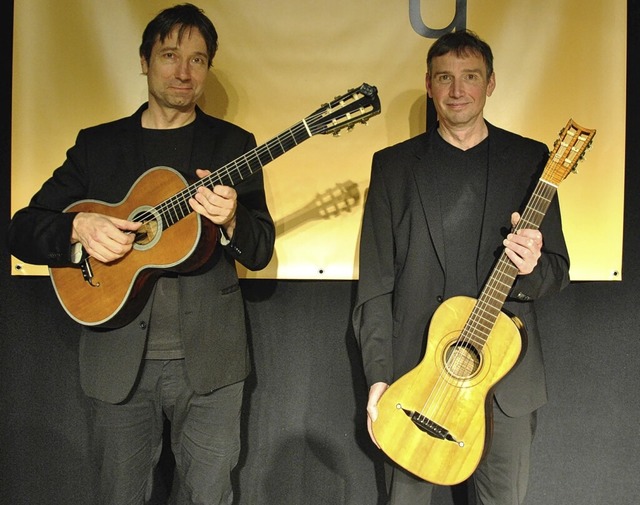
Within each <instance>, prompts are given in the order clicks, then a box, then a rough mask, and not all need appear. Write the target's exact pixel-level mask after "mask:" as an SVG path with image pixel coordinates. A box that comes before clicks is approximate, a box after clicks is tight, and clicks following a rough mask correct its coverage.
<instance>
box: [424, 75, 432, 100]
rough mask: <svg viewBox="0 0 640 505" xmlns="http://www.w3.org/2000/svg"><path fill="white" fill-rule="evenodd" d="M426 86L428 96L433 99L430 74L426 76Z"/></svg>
mask: <svg viewBox="0 0 640 505" xmlns="http://www.w3.org/2000/svg"><path fill="white" fill-rule="evenodd" d="M424 85H425V87H426V88H427V95H429V98H433V96H431V76H430V75H429V72H427V73H426V74H425V76H424Z"/></svg>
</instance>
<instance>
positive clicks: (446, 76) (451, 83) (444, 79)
mask: <svg viewBox="0 0 640 505" xmlns="http://www.w3.org/2000/svg"><path fill="white" fill-rule="evenodd" d="M430 70H431V71H430V72H429V73H428V74H427V79H426V81H427V91H428V93H429V96H430V97H431V98H432V99H433V103H434V106H435V108H436V111H437V113H438V120H439V121H440V122H441V123H443V124H444V126H446V127H448V128H451V129H461V128H466V127H472V126H475V125H477V124H478V122H479V121H482V120H483V114H482V111H483V109H484V105H485V102H486V100H487V97H488V96H491V94H492V93H493V90H494V89H495V86H496V79H495V74H493V73H492V74H491V75H490V76H487V67H486V65H485V62H484V60H483V58H482V57H481V56H480V55H478V54H475V53H472V52H469V53H468V54H466V55H463V56H462V57H459V56H457V55H456V54H455V53H447V54H445V55H443V56H437V57H435V58H433V60H432V61H431V69H430Z"/></svg>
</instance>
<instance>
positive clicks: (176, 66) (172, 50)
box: [140, 28, 209, 112]
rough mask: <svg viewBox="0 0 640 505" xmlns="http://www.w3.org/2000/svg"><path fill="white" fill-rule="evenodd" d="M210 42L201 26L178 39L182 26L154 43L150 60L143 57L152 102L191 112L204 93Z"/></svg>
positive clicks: (143, 69) (141, 60)
mask: <svg viewBox="0 0 640 505" xmlns="http://www.w3.org/2000/svg"><path fill="white" fill-rule="evenodd" d="M208 61H209V60H208V56H207V45H206V44H205V41H204V38H203V37H202V35H201V34H200V31H199V30H197V29H195V28H194V29H191V30H186V31H185V32H184V34H183V37H182V40H180V42H178V28H175V29H174V30H173V31H172V32H171V33H170V34H169V36H168V37H167V38H166V39H165V40H164V41H163V42H160V41H159V40H157V41H156V43H155V44H154V45H153V49H152V50H151V57H150V58H149V61H148V62H147V61H146V60H145V59H144V58H141V59H140V63H141V65H142V72H143V73H144V74H146V76H147V83H148V86H149V102H150V104H153V103H154V102H155V104H156V105H159V106H160V107H161V108H172V109H178V110H180V111H183V112H184V111H188V110H190V109H192V108H193V107H195V104H196V102H197V100H198V99H199V98H200V96H201V95H202V93H203V92H204V84H205V81H206V78H207V75H208V74H209V63H208Z"/></svg>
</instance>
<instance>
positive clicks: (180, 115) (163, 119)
mask: <svg viewBox="0 0 640 505" xmlns="http://www.w3.org/2000/svg"><path fill="white" fill-rule="evenodd" d="M195 119H196V109H195V107H193V108H191V109H189V110H179V109H168V108H161V107H154V106H153V104H151V103H149V108H148V109H146V110H145V111H144V112H143V113H142V127H143V128H149V129H153V130H168V129H172V128H180V127H182V126H186V125H188V124H189V123H192V122H193V121H194V120H195Z"/></svg>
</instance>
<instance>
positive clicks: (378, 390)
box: [367, 382, 389, 449]
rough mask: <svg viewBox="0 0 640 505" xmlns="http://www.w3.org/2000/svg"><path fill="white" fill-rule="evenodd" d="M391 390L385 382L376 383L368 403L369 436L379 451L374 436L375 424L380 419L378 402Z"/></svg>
mask: <svg viewBox="0 0 640 505" xmlns="http://www.w3.org/2000/svg"><path fill="white" fill-rule="evenodd" d="M388 388H389V384H387V383H385V382H376V383H375V384H373V385H372V386H371V387H370V388H369V400H368V401H367V429H368V430H369V436H370V437H371V440H373V443H374V444H376V447H377V448H378V449H379V448H380V446H379V445H378V442H377V440H376V437H374V436H373V427H372V425H373V423H374V422H375V420H376V419H378V401H379V400H380V397H381V396H382V393H384V392H385V391H386V390H387V389H388Z"/></svg>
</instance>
